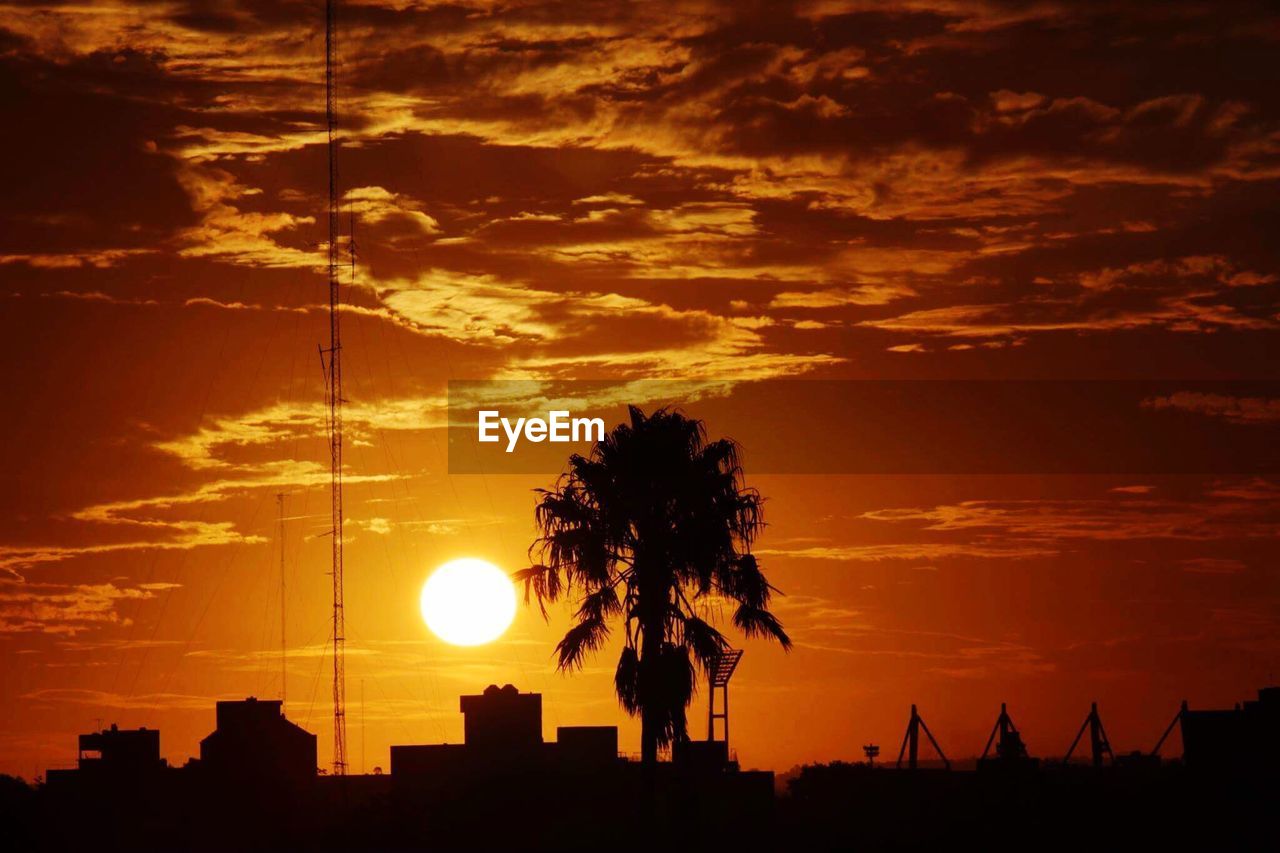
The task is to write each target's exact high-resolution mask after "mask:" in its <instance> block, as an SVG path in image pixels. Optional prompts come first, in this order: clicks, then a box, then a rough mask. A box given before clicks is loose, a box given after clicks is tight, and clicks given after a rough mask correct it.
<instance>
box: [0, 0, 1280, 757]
mask: <svg viewBox="0 0 1280 853" xmlns="http://www.w3.org/2000/svg"><path fill="white" fill-rule="evenodd" d="M0 5H3V6H4V15H3V18H0V20H2V21H3V24H0V91H3V94H4V101H5V103H6V105H7V108H6V127H7V128H8V129H9V130H8V131H7V132H6V133H5V134H4V135H3V139H2V140H0V146H2V147H3V149H4V150H3V157H0V186H3V187H4V188H5V192H4V204H3V205H2V206H0V305H2V306H3V310H0V327H2V329H3V333H4V340H5V343H6V350H7V357H6V358H5V359H3V360H2V361H0V382H2V383H3V387H4V388H5V391H6V394H5V396H6V400H7V403H8V405H7V411H8V417H6V418H5V419H4V420H3V423H2V424H0V431H2V434H3V442H2V443H0V456H2V458H0V472H2V473H0V476H2V477H3V478H4V485H5V488H4V489H3V490H2V491H0V495H2V496H3V497H2V498H0V500H3V502H4V506H3V507H2V511H0V667H2V670H0V671H2V672H3V679H2V680H0V772H12V773H19V774H22V775H25V776H33V775H35V774H37V773H38V772H41V771H42V770H43V769H44V768H47V767H50V766H58V765H59V764H64V763H65V762H67V761H70V760H73V759H74V747H75V734H76V733H78V732H83V731H88V730H90V729H92V728H93V727H94V726H95V724H96V723H97V721H98V720H99V719H101V720H102V721H103V722H106V723H109V722H112V721H116V722H119V723H120V724H121V725H125V726H136V725H148V726H158V727H159V728H161V730H162V747H163V750H164V753H165V754H166V756H167V757H169V758H170V759H171V760H173V761H181V760H184V759H185V757H187V756H190V755H193V754H196V753H197V751H198V740H199V738H200V737H202V736H203V735H204V734H206V733H207V732H208V731H209V730H211V729H212V725H213V702H214V701H215V700H216V699H219V698H234V697H242V696H244V695H248V694H256V695H258V696H264V697H266V696H275V695H278V693H279V690H280V683H279V681H280V680H279V675H278V662H277V657H276V656H277V654H278V652H277V651H276V647H277V643H278V621H277V619H278V609H279V600H278V577H277V574H276V562H275V561H276V552H275V550H274V536H275V513H276V509H275V497H274V496H275V494H276V493H277V492H281V491H284V492H287V493H288V498H287V503H286V508H287V512H288V515H289V519H288V521H287V524H286V529H287V535H288V539H287V551H288V553H287V564H288V589H289V594H288V600H287V605H288V611H289V622H290V624H289V641H290V645H291V648H292V651H291V653H290V659H289V680H288V709H287V710H288V713H289V715H290V716H291V717H292V718H294V719H296V720H297V721H298V722H300V723H302V724H304V725H306V726H307V727H308V728H309V729H310V730H312V731H315V732H316V733H317V734H318V735H319V743H320V751H321V761H322V763H326V764H327V763H328V760H329V758H328V747H329V743H330V733H329V728H328V721H329V716H328V715H329V708H328V702H327V698H326V697H327V692H328V687H327V681H326V679H325V672H326V669H325V667H326V665H327V662H326V661H325V660H324V658H323V657H322V654H323V651H324V649H325V641H326V636H327V633H326V632H327V628H328V623H327V617H328V609H327V605H328V579H327V578H326V576H325V575H324V572H325V570H326V568H327V555H328V543H327V541H326V540H324V539H323V538H321V534H322V533H323V531H324V530H325V528H326V525H327V493H326V484H327V482H328V472H327V457H326V455H325V447H324V441H323V420H322V410H321V400H322V387H323V381H322V377H321V375H320V370H319V364H318V360H317V357H316V354H315V349H316V344H317V343H318V342H321V341H323V340H324V339H325V334H326V327H325V319H324V313H323V311H324V303H325V290H324V279H323V275H322V274H321V273H320V271H319V270H318V264H319V263H320V262H321V257H320V254H321V250H322V245H321V243H322V240H323V238H324V235H323V233H322V232H323V227H324V220H323V207H322V205H323V191H324V183H323V181H324V174H325V173H324V148H323V145H322V144H321V143H322V133H321V130H320V129H321V126H322V125H321V120H322V118H323V117H322V115H320V114H318V113H317V108H318V107H322V106H323V100H322V96H323V89H322V81H323V75H322V69H321V68H320V65H319V60H320V59H321V56H322V40H321V38H320V33H319V32H318V29H317V27H318V24H319V23H320V21H321V17H320V14H319V9H320V4H318V3H316V2H299V3H295V2H253V3H249V2H244V3H239V4H237V3H232V2H227V3H215V2H200V0H171V2H156V3H124V2H103V3H83V4H75V5H63V4H58V3H49V4H39V3H23V4H17V5H9V4H0ZM343 5H344V9H343V12H342V15H341V23H340V25H341V28H342V34H343V40H342V43H341V46H340V49H341V54H342V59H343V64H342V68H341V82H342V86H343V88H342V92H341V109H342V113H343V121H344V124H345V127H346V128H347V135H346V137H345V139H346V145H345V147H344V150H343V151H342V154H341V166H340V168H341V186H342V193H343V196H344V199H345V203H346V206H347V208H348V209H349V211H350V214H351V216H352V217H353V218H354V221H355V232H356V234H355V239H356V244H357V248H358V254H359V259H360V265H359V270H358V275H357V280H356V285H355V287H354V288H351V289H350V290H349V293H348V298H349V300H350V302H351V304H352V307H351V308H350V310H349V311H348V314H347V317H346V320H345V327H344V328H345V335H346V337H345V340H346V345H347V362H346V382H347V394H348V397H349V398H350V404H349V407H348V411H347V418H348V421H347V423H348V438H349V440H350V445H349V451H348V462H349V465H350V468H349V473H348V483H349V488H348V492H347V508H348V515H349V524H348V529H347V536H348V543H349V544H348V551H347V553H348V558H347V560H348V563H347V565H348V569H347V604H348V629H349V630H348V639H349V641H348V659H347V668H348V678H347V683H348V700H349V719H350V730H349V742H350V744H351V760H352V765H353V768H354V769H361V768H366V767H367V768H368V769H372V767H373V766H374V765H382V766H383V767H386V766H387V747H388V745H389V744H391V743H410V742H434V741H440V740H453V741H457V740H459V739H460V738H461V717H460V715H459V714H458V711H457V699H456V697H457V695H458V694H460V693H464V692H476V691H478V690H480V689H482V688H483V687H484V686H485V685H487V684H488V683H490V682H499V683H501V682H508V681H509V682H512V683H515V684H516V685H517V686H519V687H520V688H521V689H529V690H538V691H541V692H543V693H544V694H545V697H546V698H545V701H544V707H545V709H546V724H547V727H548V734H550V733H551V730H552V729H553V727H554V726H555V725H557V724H579V723H581V724H586V723H613V722H620V723H623V720H622V716H621V713H620V711H619V710H618V708H617V705H616V702H615V700H614V698H613V695H612V692H611V686H610V685H611V673H612V663H613V659H612V656H611V655H610V654H608V653H606V654H604V655H602V656H601V657H600V658H598V659H597V660H596V661H595V662H594V663H593V664H592V665H590V666H589V667H588V668H587V670H586V671H585V672H584V673H582V674H580V675H577V676H574V677H572V678H567V677H562V676H560V675H558V674H556V673H555V672H554V671H553V667H552V659H551V650H552V647H553V645H554V641H555V639H556V638H557V637H558V635H559V632H561V631H563V629H564V627H565V625H566V620H565V618H564V614H563V613H562V612H560V611H557V612H556V615H555V618H554V619H553V621H552V622H551V624H550V625H547V624H544V623H543V622H542V620H541V618H540V617H539V616H538V615H537V613H536V611H533V612H526V611H524V610H523V609H522V611H521V612H520V614H519V615H518V617H517V621H516V624H515V626H514V627H513V629H512V630H511V631H510V632H509V633H508V635H507V636H506V638H505V639H504V640H503V641H501V642H499V643H496V644H494V645H492V646H488V647H484V648H479V649H470V650H467V649H457V648H451V647H447V646H444V645H443V644H441V643H440V642H438V641H437V640H435V639H434V638H433V637H432V636H430V635H429V634H428V632H427V631H426V629H425V628H424V627H423V626H422V624H421V620H420V618H419V616H418V613H417V595H418V590H419V588H420V586H421V583H422V581H423V580H424V579H425V577H426V574H427V573H428V571H429V570H430V569H431V568H432V567H434V566H435V565H437V564H439V563H440V562H443V561H444V560H446V559H449V558H452V557H457V556H480V557H484V558H487V559H490V560H493V561H494V562H496V563H498V564H499V565H502V566H504V567H506V568H510V569H514V568H518V567H520V566H521V565H522V564H523V561H524V559H525V551H526V549H527V547H528V545H529V543H530V542H531V540H532V537H533V535H534V529H533V523H532V507H533V499H534V497H533V494H532V491H531V489H533V488H535V487H538V486H545V485H548V484H549V481H550V479H551V478H550V477H549V476H546V475H542V476H534V475H522V476H500V475H487V476H474V475H472V476H450V475H449V474H448V473H447V458H446V453H445V447H446V445H445V436H444V431H443V430H442V429H441V426H442V425H443V423H444V416H445V412H444V401H445V388H446V385H445V383H446V382H447V381H448V380H449V379H494V378H519V379H533V380H550V379H588V378H591V379H658V378H661V379H685V380H690V379H691V380H698V381H700V382H706V383H710V384H717V385H722V386H724V387H733V386H743V385H744V384H746V383H751V382H755V381H759V380H766V379H781V378H787V377H794V378H801V379H815V378H824V379H868V378H872V379H925V378H929V379H1009V378H1019V379H1047V378H1070V379H1117V378H1166V379H1187V380H1191V379H1232V378H1250V379H1275V378H1277V377H1280V370H1278V369H1277V367H1278V364H1277V360H1276V359H1275V357H1274V355H1273V354H1274V353H1275V352H1276V351H1277V328H1278V327H1280V313H1278V312H1280V308H1278V305H1277V302H1278V300H1280V280H1278V279H1277V266H1278V265H1277V249H1276V245H1277V244H1276V241H1275V239H1274V235H1275V233H1276V231H1277V226H1278V225H1280V221H1278V219H1280V217H1278V216H1277V206H1276V199H1277V197H1278V196H1277V188H1278V187H1277V182H1278V181H1277V179H1278V178H1280V171H1278V167H1277V163H1280V157H1278V155H1280V100H1277V96H1276V92H1277V91H1280V89H1278V88H1277V85H1278V84H1280V80H1277V79H1276V78H1277V72H1276V63H1275V61H1274V56H1275V51H1276V47H1277V42H1278V41H1280V19H1278V18H1277V17H1276V16H1275V15H1274V14H1273V13H1271V12H1269V11H1268V10H1267V9H1266V6H1265V5H1264V4H1250V3H1232V4H1225V5H1224V4H1210V3H1173V4H1159V6H1158V7H1156V6H1152V5H1150V4H1143V3H1131V4H1130V3H1121V4H1105V5H1101V4H1099V5H1097V6H1095V5H1092V4H1067V3H1043V4H1028V3H1021V2H1010V3H1001V2H969V0H920V2H914V0H913V2H902V3H899V4H896V6H895V5H894V4H870V3H863V2H855V1H854V0H849V2H844V0H810V2H795V3H784V2H772V3H743V2H724V3H717V2H710V0H708V2H698V3H661V4H658V3H636V4H632V3H623V2H580V3H573V2H566V3H547V2H534V0H527V2H521V1H520V0H517V2H510V3H491V2H482V1H481V0H477V2H467V0H461V2H458V3H429V2H420V3H414V2H403V1H402V0H367V1H366V0H361V1H360V2H356V0H352V2H347V3H345V4H343ZM1233 405H1234V404H1233ZM1248 405H1249V406H1250V408H1248V418H1249V419H1251V422H1257V423H1262V424H1268V423H1270V424H1274V422H1275V421H1276V420H1277V419H1278V417H1280V416H1277V414H1276V406H1275V403H1274V401H1266V400H1261V401H1254V403H1252V404H1248ZM689 411H690V413H691V414H694V415H697V414H699V408H698V406H697V405H696V404H694V405H690V406H689ZM1240 411H1242V410H1241V409H1239V408H1238V407H1237V408H1235V409H1231V407H1230V406H1228V410H1227V411H1226V412H1225V413H1226V416H1227V417H1232V416H1233V415H1232V412H1235V413H1236V414H1235V416H1236V417H1243V416H1241V415H1239V412H1240ZM1214 414H1215V412H1207V413H1205V415H1206V417H1209V416H1213V415H1214ZM1216 414H1218V415H1222V414H1224V412H1223V411H1218V412H1216ZM733 426H734V425H733V424H732V423H728V422H716V421H715V420H714V419H713V420H712V422H711V423H710V427H711V429H712V430H713V432H715V431H719V432H730V433H732V432H733ZM965 428H966V422H965V421H964V419H962V418H957V419H956V420H955V422H945V421H940V422H939V423H938V424H937V425H936V435H937V437H938V438H937V440H938V441H940V442H945V441H947V436H948V435H958V434H960V433H962V432H963V430H965ZM754 432H755V433H757V434H759V433H761V432H762V430H760V429H759V425H758V424H756V425H755V428H754ZM764 432H767V431H764ZM751 449H752V448H748V451H750V450H751ZM757 450H762V451H763V450H768V448H757ZM1194 450H1195V448H1194V447H1189V448H1188V453H1193V452H1194ZM748 478H749V481H750V482H751V483H752V484H753V485H755V486H758V487H759V488H760V489H761V490H762V491H763V492H764V493H765V494H766V495H767V496H768V497H769V499H770V500H769V503H768V505H767V512H768V520H769V522H770V527H769V530H768V532H767V533H766V535H765V536H764V538H763V539H762V540H761V542H760V543H759V549H758V550H759V555H760V557H761V560H762V564H763V565H764V566H765V568H766V570H767V571H768V572H769V575H770V578H771V579H772V580H773V582H774V583H775V584H776V585H777V586H779V587H780V588H781V589H782V590H783V591H784V592H786V593H787V596H786V597H785V598H783V599H781V600H780V601H779V602H778V613H779V615H780V616H781V618H782V619H783V621H784V622H785V624H786V626H787V629H788V631H789V632H790V633H791V635H792V637H793V638H794V639H795V641H796V648H795V649H794V650H793V652H792V653H791V654H790V655H784V654H783V653H782V652H781V651H779V650H777V649H776V648H773V647H769V646H765V645H764V644H760V643H749V644H747V645H746V648H747V655H746V657H745V658H744V662H743V664H742V667H741V668H740V670H739V674H738V675H737V676H736V677H735V681H734V686H733V690H734V698H733V714H734V718H733V737H734V741H735V746H736V748H737V749H738V750H739V752H740V754H741V757H742V759H743V762H744V763H745V764H748V765H751V766H763V767H772V768H776V769H786V768H787V767H790V766H791V765H793V764H795V763H797V762H800V761H805V760H815V759H820V758H822V759H828V758H853V757H856V756H859V755H860V754H861V746H862V744H864V743H867V742H871V741H876V742H880V743H881V744H882V745H884V747H885V752H886V753H888V752H891V751H892V749H893V748H894V747H896V745H897V742H898V739H899V738H900V737H901V730H902V727H903V726H904V725H905V722H906V713H907V710H906V709H907V706H908V705H909V703H911V702H913V701H915V702H918V703H919V704H920V706H921V709H922V712H923V713H924V714H925V718H926V720H927V721H928V723H929V725H930V728H931V729H932V730H933V731H934V733H935V734H937V736H938V737H939V739H940V740H941V742H942V744H943V746H944V747H945V748H947V749H948V751H949V752H950V753H951V754H953V755H955V756H963V755H970V754H973V753H975V752H976V751H979V750H980V749H981V746H982V742H983V740H984V739H985V736H986V733H987V730H988V729H989V727H990V724H991V721H992V720H993V718H994V715H995V711H996V708H997V705H998V702H999V701H1001V700H1005V701H1008V702H1009V703H1010V709H1011V712H1012V713H1013V715H1014V719H1015V720H1016V721H1017V722H1018V724H1019V725H1020V727H1021V728H1022V729H1024V732H1025V735H1026V739H1027V741H1028V744H1029V746H1030V748H1031V750H1032V752H1033V753H1038V754H1046V753H1050V754H1051V753H1055V752H1057V753H1061V752H1062V751H1063V750H1064V749H1065V748H1066V746H1067V745H1068V744H1069V742H1070V738H1071V736H1072V735H1073V734H1074V731H1075V728H1076V726H1078V724H1079V720H1080V719H1082V718H1083V715H1084V714H1085V712H1086V711H1087V707H1088V702H1089V701H1091V700H1094V699H1096V700H1098V701H1099V703H1100V706H1101V709H1102V713H1103V717H1104V720H1105V721H1106V725H1107V729H1108V732H1109V734H1110V735H1111V737H1112V739H1113V743H1114V745H1115V747H1116V748H1117V749H1118V750H1121V749H1122V750H1126V751H1127V750H1130V749H1138V748H1142V749H1146V748H1150V746H1151V745H1152V744H1153V743H1154V741H1155V739H1156V738H1157V737H1158V735H1159V733H1160V731H1161V730H1162V729H1163V726H1164V725H1165V723H1166V722H1167V720H1168V719H1169V718H1170V716H1171V715H1172V714H1173V711H1174V710H1175V708H1176V703H1177V701H1178V700H1180V699H1182V698H1184V697H1185V698H1187V699H1189V700H1191V702H1192V704H1193V705H1202V706H1208V705H1226V704H1229V703H1231V702H1233V701H1236V700H1238V699H1242V698H1246V697H1247V696H1248V695H1250V694H1251V692H1252V691H1253V690H1254V689H1256V688H1257V687H1259V686H1262V685H1263V684H1264V683H1266V682H1272V683H1274V682H1275V681H1276V679H1277V672H1276V661H1277V657H1278V654H1280V631H1278V629H1277V619H1278V617H1280V584H1278V582H1277V581H1278V577H1277V571H1278V570H1277V563H1276V557H1277V551H1278V550H1280V549H1278V548H1277V539H1276V530H1277V527H1276V522H1277V517H1278V516H1280V483H1278V482H1277V478H1275V477H1270V476H1266V475H1247V474H1246V475H1232V476H1198V477H1190V476H1181V477H1173V476H1164V477H1161V476H1143V477H1140V478H1135V477H1133V476H1101V475H1098V476H1033V475H1022V476H903V477H889V476H877V477H870V476H843V475H842V476H837V475H827V476H786V475H777V474H767V475H766V474H760V475H759V476H752V474H751V468H750V454H748ZM362 696H363V702H362ZM703 707H704V706H703V705H701V702H699V703H697V704H695V706H694V708H693V710H692V714H693V728H692V730H693V731H694V732H695V733H699V732H701V731H702V725H703V724H702V722H701V720H702V719H703V718H702V716H701V715H702V713H703V710H702V709H703ZM623 724H624V746H625V748H629V749H638V737H637V731H636V728H635V727H634V726H631V725H630V724H629V723H623Z"/></svg>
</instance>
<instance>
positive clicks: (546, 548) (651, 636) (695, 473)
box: [516, 406, 791, 764]
mask: <svg viewBox="0 0 1280 853" xmlns="http://www.w3.org/2000/svg"><path fill="white" fill-rule="evenodd" d="M538 494H539V498H538V505H537V508H536V510H535V519H536V522H537V525H538V529H539V531H540V535H539V537H538V539H537V541H536V542H534V544H533V546H532V547H531V548H530V551H529V553H530V557H531V559H532V561H533V562H534V565H533V566H531V567H530V568H527V569H523V570H521V571H519V572H517V573H516V577H517V579H519V580H522V581H524V588H525V589H524V591H525V601H526V603H527V602H528V601H529V600H530V596H531V594H532V595H533V596H536V597H537V599H538V606H539V608H540V609H541V610H542V615H543V617H544V618H545V617H546V615H547V610H546V604H547V603H548V602H554V601H557V600H558V599H560V598H562V597H565V598H568V597H570V596H573V597H574V600H575V601H576V604H577V610H576V613H575V618H576V620H577V623H576V624H575V625H574V626H573V627H572V628H570V629H569V631H568V632H567V633H566V634H565V635H564V638H563V639H562V640H561V641H560V642H559V644H558V645H557V646H556V653H557V656H558V658H559V668H560V669H561V670H562V671H572V670H574V669H578V668H581V666H582V665H583V662H584V660H585V659H586V657H587V656H588V654H590V653H592V652H595V651H597V650H598V649H600V648H601V647H602V646H603V645H604V644H605V641H606V640H607V639H608V637H609V635H610V631H611V626H610V622H611V620H615V619H616V620H618V621H619V622H621V628H622V629H623V633H624V636H625V643H624V645H623V649H622V655H621V657H620V658H619V659H618V668H617V672H616V673H615V676H614V685H615V688H616V690H617V693H618V699H619V701H620V702H621V703H622V706H623V708H625V709H626V711H627V713H629V714H631V715H632V716H636V715H637V714H639V715H640V718H641V748H642V753H641V754H642V759H643V761H644V762H645V763H646V764H654V763H656V762H657V760H658V749H659V747H661V746H665V745H667V744H670V743H671V742H672V741H677V740H684V739H685V738H686V737H687V734H686V727H685V709H686V708H687V707H688V705H689V703H690V702H691V701H692V699H693V692H694V678H695V673H696V669H695V667H700V668H701V669H702V670H703V671H704V672H705V671H707V669H708V668H709V667H711V666H712V665H714V662H715V660H716V658H717V656H718V655H720V653H721V652H722V651H723V650H724V649H725V648H727V647H728V641H727V640H726V639H725V638H724V636H723V635H722V634H721V633H720V632H719V631H718V630H716V628H715V627H713V625H712V624H711V623H710V622H708V621H707V619H709V618H711V616H710V615H709V614H711V613H712V612H715V611H717V610H719V606H720V605H726V604H727V605H728V606H730V607H733V608H734V610H733V623H734V624H735V625H736V626H737V627H738V628H739V629H741V630H742V631H743V632H744V633H745V634H746V635H747V636H749V637H766V638H772V639H775V640H777V641H778V642H779V643H780V644H781V645H782V647H783V648H785V649H789V648H790V647H791V639H790V638H789V637H788V636H787V634H786V632H785V631H783V629H782V624H781V623H780V622H779V621H778V619H777V618H776V617H775V616H774V615H773V614H772V613H771V612H769V609H768V605H769V598H770V595H771V593H773V592H775V591H776V590H774V588H773V587H772V586H770V585H769V583H768V581H767V580H765V576H764V574H763V572H761V570H760V567H759V565H757V563H756V560H755V557H753V556H752V555H751V543H752V542H753V541H754V540H755V538H756V535H757V534H758V533H759V532H760V531H761V529H762V528H763V527H764V521H763V517H762V513H761V504H762V502H763V498H762V497H761V496H760V493H759V492H757V491H756V490H755V489H750V488H746V487H744V486H743V483H742V466H741V465H740V464H739V462H738V445H737V444H736V443H735V442H734V441H733V440H731V439H720V440H718V441H710V442H709V441H707V435H706V427H705V425H704V424H703V423H702V421H699V420H696V419H692V418H687V417H685V416H684V415H683V414H681V413H679V412H677V411H671V410H668V409H658V410H657V411H655V412H654V413H653V414H652V415H647V416H646V415H645V414H644V412H642V411H641V410H640V409H638V408H636V407H635V406H631V407H630V423H623V424H619V425H618V426H617V427H615V428H614V429H613V431H612V432H610V433H609V434H608V435H606V436H605V437H604V439H603V440H601V441H600V442H598V443H597V444H596V445H595V447H594V448H593V449H592V451H591V455H590V456H589V457H583V456H580V455H578V454H574V455H573V456H571V457H570V459H569V470H568V472H567V473H565V474H564V475H562V476H561V477H560V479H559V481H557V483H556V486H555V487H554V488H552V489H539V490H538ZM699 604H701V605H703V607H702V608H701V610H700V609H699V607H698V606H697V605H699ZM700 612H701V613H702V614H703V615H706V616H707V619H704V618H703V615H699V613H700Z"/></svg>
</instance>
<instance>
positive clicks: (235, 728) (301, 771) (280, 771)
mask: <svg viewBox="0 0 1280 853" xmlns="http://www.w3.org/2000/svg"><path fill="white" fill-rule="evenodd" d="M216 718H217V728H215V729H214V731H213V732H211V733H210V734H209V735H208V736H207V737H205V738H204V739H203V740H201V741H200V767H201V769H202V770H203V771H204V772H205V773H207V774H210V775H214V776H221V777H224V778H235V779H240V780H246V781H247V780H269V781H272V782H286V781H287V782H295V783H302V782H305V781H306V780H308V779H310V778H313V777H314V776H315V775H316V766H317V764H316V736H315V735H313V734H311V732H308V731H307V730H306V729H304V728H302V727H301V726H299V725H297V724H295V723H292V722H290V721H289V720H287V719H285V716H284V712H283V710H282V706H281V703H280V701H279V700H266V701H264V700H260V699H255V698H254V697H252V696H250V697H249V698H248V699H245V700H243V701H234V702H219V703H218V704H217V711H216Z"/></svg>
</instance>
